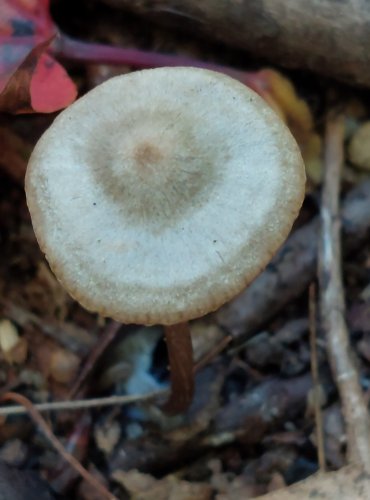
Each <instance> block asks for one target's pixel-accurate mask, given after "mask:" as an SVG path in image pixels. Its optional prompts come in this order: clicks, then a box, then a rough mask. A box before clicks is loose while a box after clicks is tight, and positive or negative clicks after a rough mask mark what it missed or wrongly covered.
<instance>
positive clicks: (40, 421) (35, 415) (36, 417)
mask: <svg viewBox="0 0 370 500" xmlns="http://www.w3.org/2000/svg"><path fill="white" fill-rule="evenodd" d="M9 400H10V401H15V402H16V403H18V404H20V405H22V406H24V407H25V409H26V410H27V412H28V413H29V414H30V416H31V418H32V420H33V421H34V422H35V423H36V424H37V425H38V426H39V427H40V429H41V430H42V432H43V433H44V434H45V436H46V437H47V438H48V439H49V441H50V443H51V444H52V445H53V447H54V448H55V449H56V450H57V451H58V452H59V453H60V455H61V456H62V457H63V458H64V460H66V461H67V462H68V463H69V465H70V466H71V467H73V468H74V469H75V470H76V471H77V472H78V473H79V474H80V476H81V477H83V478H84V479H85V481H87V482H88V483H89V484H90V485H91V486H92V487H93V488H94V489H95V490H96V491H97V492H99V493H100V495H101V497H102V498H104V499H106V500H118V499H117V497H115V496H114V495H112V494H111V493H109V491H108V490H107V489H106V487H105V486H104V485H103V484H101V482H100V481H98V480H97V479H96V478H95V477H94V476H93V475H92V474H90V472H89V471H88V470H87V469H85V467H84V466H83V465H81V464H80V462H79V461H78V460H76V458H75V457H74V456H73V455H71V454H70V453H68V452H67V451H66V450H65V449H64V447H63V445H62V443H61V442H60V441H59V440H58V439H57V437H56V436H55V435H54V433H53V431H52V430H51V429H50V427H49V426H48V424H47V423H46V422H45V420H44V418H43V417H42V416H41V415H40V413H39V411H38V410H37V408H35V406H34V405H33V404H32V403H31V401H30V400H29V399H27V398H25V397H24V396H21V395H20V394H16V393H14V392H7V393H6V394H4V396H2V397H1V398H0V401H9Z"/></svg>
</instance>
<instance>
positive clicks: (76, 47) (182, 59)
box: [51, 33, 269, 100]
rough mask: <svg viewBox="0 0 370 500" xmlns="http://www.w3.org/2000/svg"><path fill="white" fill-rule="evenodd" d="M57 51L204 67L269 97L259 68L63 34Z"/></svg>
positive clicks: (104, 59)
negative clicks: (229, 64) (112, 44)
mask: <svg viewBox="0 0 370 500" xmlns="http://www.w3.org/2000/svg"><path fill="white" fill-rule="evenodd" d="M51 48H52V50H53V52H54V53H55V54H56V55H57V56H58V57H62V58H67V59H70V60H74V61H82V62H84V63H86V62H93V63H95V64H97V63H103V64H119V65H128V66H132V67H134V68H141V69H146V68H157V67H163V66H167V67H168V66H191V67H195V68H204V69H209V70H212V71H217V72H219V73H224V74H225V75H228V76H231V77H232V78H235V79H236V80H239V81H240V82H242V83H244V85H247V86H248V87H250V88H251V89H253V90H254V91H255V92H257V93H258V94H259V95H260V96H261V97H263V98H265V99H266V100H269V97H268V96H269V94H268V91H267V89H266V87H265V85H264V81H263V77H262V76H261V74H260V73H259V72H258V71H244V70H239V69H234V68H231V67H229V66H224V65H222V64H217V63H213V62H207V61H199V60H197V59H193V58H191V57H186V56H182V55H178V54H162V53H158V52H153V51H144V50H140V49H131V48H126V47H116V46H111V45H104V44H97V43H91V42H83V41H80V40H76V39H74V38H70V37H69V36H67V35H66V34H65V33H59V34H58V37H57V38H56V39H55V41H54V42H53V44H52V46H51Z"/></svg>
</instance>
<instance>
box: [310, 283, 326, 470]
mask: <svg viewBox="0 0 370 500" xmlns="http://www.w3.org/2000/svg"><path fill="white" fill-rule="evenodd" d="M308 305H309V307H308V308H309V319H310V351H311V375H312V384H313V397H314V408H315V422H316V440H317V457H318V461H319V468H320V472H325V448H324V433H323V426H322V412H321V404H320V379H319V366H318V361H317V343H316V286H315V284H314V283H312V284H311V285H310V288H309V304H308Z"/></svg>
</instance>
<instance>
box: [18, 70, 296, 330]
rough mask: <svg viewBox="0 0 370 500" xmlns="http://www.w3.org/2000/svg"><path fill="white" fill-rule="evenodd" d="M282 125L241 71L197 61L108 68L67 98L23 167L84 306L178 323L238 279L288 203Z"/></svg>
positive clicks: (224, 295) (252, 266) (286, 225)
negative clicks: (84, 90) (72, 99)
mask: <svg viewBox="0 0 370 500" xmlns="http://www.w3.org/2000/svg"><path fill="white" fill-rule="evenodd" d="M304 183H305V175H304V167H303V163H302V159H301V156H300V152H299V150H298V146H297V145H296V143H295V141H294V139H293V137H292V136H291V134H290V132H289V130H288V129H287V128H286V126H285V125H284V124H283V123H282V122H281V121H280V119H279V118H278V117H277V116H276V114H275V113H274V111H272V110H271V109H270V108H269V107H268V106H267V104H265V103H264V102H263V101H262V99H261V98H260V97H259V96H257V95H256V94H255V93H254V92H252V91H251V90H249V89H248V88H247V87H245V86H244V85H242V84H241V83H239V82H237V81H235V80H233V79H231V78H229V77H227V76H224V75H221V74H218V73H214V72H211V71H207V70H201V69H195V68H161V69H155V70H146V71H140V72H136V73H131V74H129V75H125V76H119V77H116V78H113V79H111V80H109V81H107V82H105V83H103V84H102V85H100V86H99V87H97V88H95V89H94V90H92V91H91V92H89V93H88V94H86V95H85V96H84V97H82V98H81V99H79V100H78V101H77V102H76V103H75V104H73V105H72V106H70V107H69V108H68V109H66V110H65V111H63V112H62V113H61V114H60V115H59V116H58V117H57V118H56V120H55V121H54V123H53V125H52V126H51V127H50V128H49V129H48V130H47V131H46V132H45V134H44V135H43V136H42V138H41V139H40V141H39V142H38V144H37V146H36V148H35V150H34V152H33V154H32V157H31V160H30V163H29V169H28V173H27V177H26V192H27V202H28V205H29V209H30V212H31V216H32V220H33V224H34V229H35V233H36V236H37V239H38V241H39V243H40V246H41V248H42V250H43V251H44V252H45V254H46V257H47V259H48V261H49V263H50V265H51V267H52V269H53V270H54V272H55V274H56V275H57V277H58V278H59V280H60V281H61V283H62V284H63V285H64V286H65V288H66V289H67V290H68V291H69V292H70V294H71V295H72V296H73V297H75V298H76V299H77V300H78V301H79V302H81V304H82V305H84V306H85V307H86V308H88V309H90V310H93V311H97V312H99V313H101V314H103V315H106V316H110V317H112V318H115V319H116V320H119V321H122V322H125V323H143V324H153V323H162V324H174V323H178V322H181V321H185V320H188V319H191V318H195V317H198V316H202V315H204V314H206V313H208V312H210V311H212V310H214V309H216V308H218V307H219V306H220V305H222V304H223V303H224V302H226V301H227V300H229V299H231V298H232V297H233V296H234V295H236V294H237V293H238V292H240V291H241V290H242V289H243V288H244V287H245V286H246V285H247V284H248V283H249V282H250V281H251V280H252V279H253V278H254V277H255V276H256V275H257V274H258V273H259V272H260V271H261V270H262V269H263V268H264V267H265V266H266V264H267V263H268V261H269V260H270V258H271V256H272V255H273V254H274V253H275V252H276V250H277V249H278V248H279V246H280V245H281V244H282V242H283V241H284V239H285V238H286V237H287V235H288V233H289V231H290V229H291V226H292V223H293V221H294V219H295V218H296V216H297V213H298V211H299V208H300V206H301V203H302V199H303V195H304Z"/></svg>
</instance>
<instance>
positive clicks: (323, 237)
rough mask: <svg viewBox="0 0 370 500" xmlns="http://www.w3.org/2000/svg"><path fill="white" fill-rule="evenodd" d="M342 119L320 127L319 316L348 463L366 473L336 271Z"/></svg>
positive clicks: (365, 439)
mask: <svg viewBox="0 0 370 500" xmlns="http://www.w3.org/2000/svg"><path fill="white" fill-rule="evenodd" d="M343 140H344V120H343V117H342V116H340V117H335V118H333V117H329V118H328V120H327V125H326V146H325V174H324V184H323V193H322V207H321V230H320V246H319V279H320V287H321V290H320V291H321V297H320V299H321V317H322V321H323V325H324V328H325V331H326V338H327V350H328V356H329V362H330V365H331V368H332V371H333V375H334V378H335V380H336V383H337V386H338V390H339V394H340V398H341V402H342V408H343V416H344V419H345V422H346V427H347V441H348V450H347V451H348V459H349V461H350V462H353V463H356V462H357V463H359V464H361V465H362V466H363V467H364V469H365V470H367V471H370V427H369V425H370V422H369V416H368V411H367V408H366V405H365V401H364V398H363V395H362V391H361V387H360V384H359V380H358V378H359V374H358V371H357V369H356V365H355V362H354V359H353V353H352V351H351V348H350V345H349V333H348V329H347V325H346V323H345V320H344V313H345V304H344V293H343V282H342V268H341V258H342V256H341V253H342V252H341V241H340V239H341V228H340V226H341V223H340V215H339V191H340V179H341V167H342V163H343Z"/></svg>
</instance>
